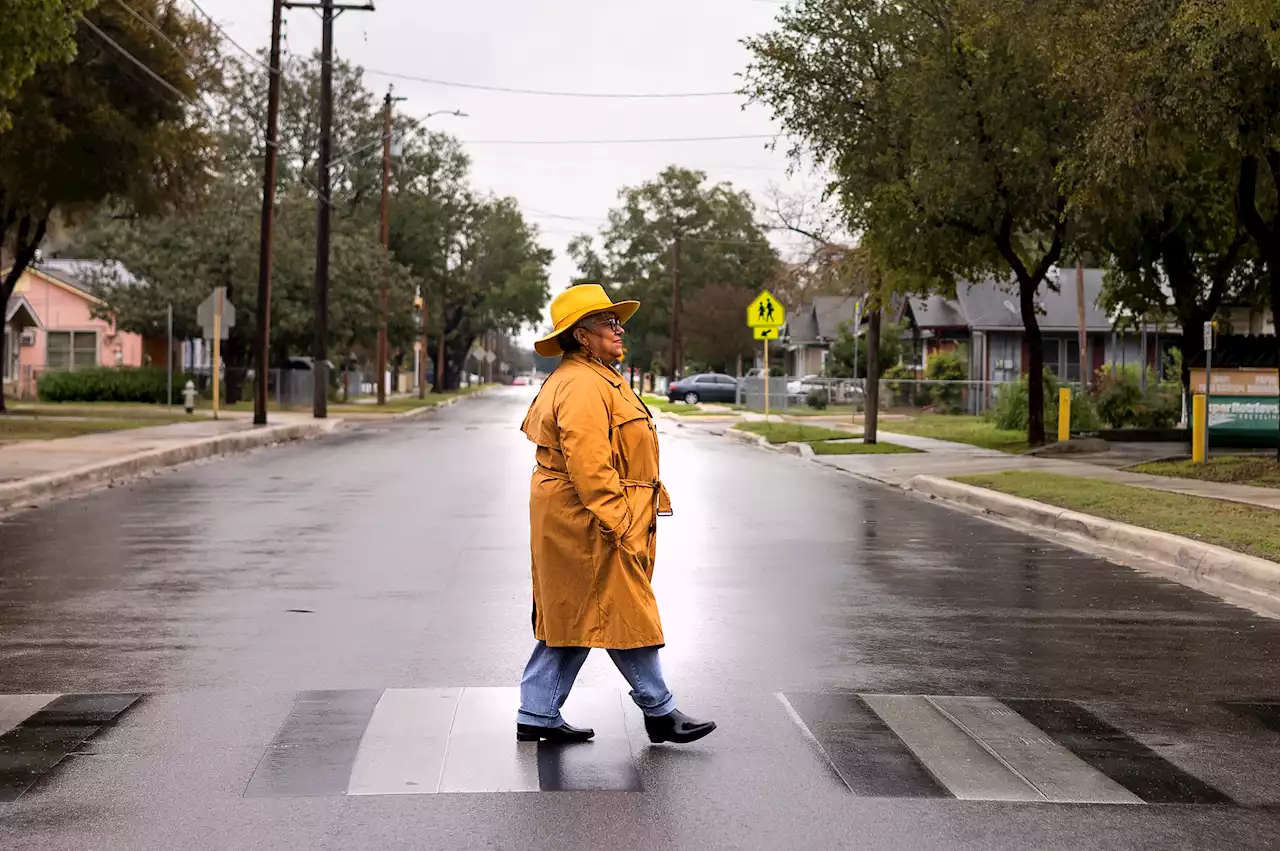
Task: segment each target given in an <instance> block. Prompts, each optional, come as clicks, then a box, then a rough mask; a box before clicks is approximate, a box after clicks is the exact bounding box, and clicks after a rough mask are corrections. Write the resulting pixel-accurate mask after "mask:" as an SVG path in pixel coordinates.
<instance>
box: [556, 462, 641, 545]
mask: <svg viewBox="0 0 1280 851" xmlns="http://www.w3.org/2000/svg"><path fill="white" fill-rule="evenodd" d="M537 472H538V473H540V474H541V475H544V476H546V477H548V478H551V479H557V480H559V481H562V482H569V483H572V482H573V479H571V478H570V477H569V474H568V473H563V472H561V471H560V470H553V469H551V468H550V467H544V466H542V465H541V464H538V465H537ZM618 482H619V483H620V484H621V485H622V486H623V487H624V488H649V489H650V490H652V491H653V523H652V524H651V525H650V526H649V537H650V538H651V539H652V537H653V535H654V533H655V532H657V531H658V517H659V514H658V507H659V506H660V505H661V504H662V481H661V480H660V479H652V480H646V479H623V478H619V479H618Z"/></svg>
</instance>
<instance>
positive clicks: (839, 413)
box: [787, 405, 853, 419]
mask: <svg viewBox="0 0 1280 851" xmlns="http://www.w3.org/2000/svg"><path fill="white" fill-rule="evenodd" d="M787 416H789V417H844V418H845V419H849V418H851V417H852V416H853V405H829V406H827V407H826V408H823V409H822V410H818V409H817V408H809V407H799V408H791V409H789V410H788V411H787Z"/></svg>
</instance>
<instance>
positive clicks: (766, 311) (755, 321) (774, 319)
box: [747, 290, 787, 339]
mask: <svg viewBox="0 0 1280 851" xmlns="http://www.w3.org/2000/svg"><path fill="white" fill-rule="evenodd" d="M786 322H787V318H786V312H785V311H784V310H783V309H782V303H781V302H779V301H778V300H777V299H776V298H774V297H773V294H772V293H770V292H769V291H768V290H765V291H764V292H762V293H760V295H758V296H756V300H755V301H753V302H751V304H750V306H748V307H747V327H749V328H781V327H782V326H783V325H785V324H786ZM756 339H764V338H762V337H757V338H756Z"/></svg>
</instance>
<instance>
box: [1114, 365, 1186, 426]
mask: <svg viewBox="0 0 1280 851" xmlns="http://www.w3.org/2000/svg"><path fill="white" fill-rule="evenodd" d="M1138 369H1139V368H1138V367H1137V366H1124V367H1119V368H1118V369H1112V368H1111V366H1110V365H1109V364H1108V365H1107V366H1104V367H1103V368H1102V369H1101V370H1100V371H1099V373H1098V413H1099V415H1100V416H1101V417H1102V420H1103V422H1105V423H1106V424H1107V425H1109V426H1110V427H1112V428H1171V427H1173V425H1174V424H1176V423H1177V422H1178V418H1179V417H1180V416H1181V414H1182V397H1181V391H1182V384H1181V381H1180V379H1179V380H1174V381H1165V382H1160V381H1159V380H1158V379H1157V375H1156V372H1155V370H1148V371H1147V392H1146V393H1145V394H1144V393H1143V392H1142V373H1140V372H1139V371H1138Z"/></svg>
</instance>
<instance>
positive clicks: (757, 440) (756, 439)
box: [724, 428, 774, 449]
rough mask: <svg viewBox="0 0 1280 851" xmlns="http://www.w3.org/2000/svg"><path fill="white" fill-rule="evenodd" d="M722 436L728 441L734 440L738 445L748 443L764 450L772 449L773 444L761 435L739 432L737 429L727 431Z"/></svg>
mask: <svg viewBox="0 0 1280 851" xmlns="http://www.w3.org/2000/svg"><path fill="white" fill-rule="evenodd" d="M724 436H725V437H727V438H729V439H730V440H736V441H739V442H740V443H750V444H754V445H756V446H762V447H764V448H765V449H773V448H774V447H773V444H771V443H770V442H769V441H768V440H766V439H765V438H764V437H763V436H762V435H759V434H752V433H751V432H749V431H739V430H738V429H732V428H731V429H727V430H726V431H725V433H724Z"/></svg>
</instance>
